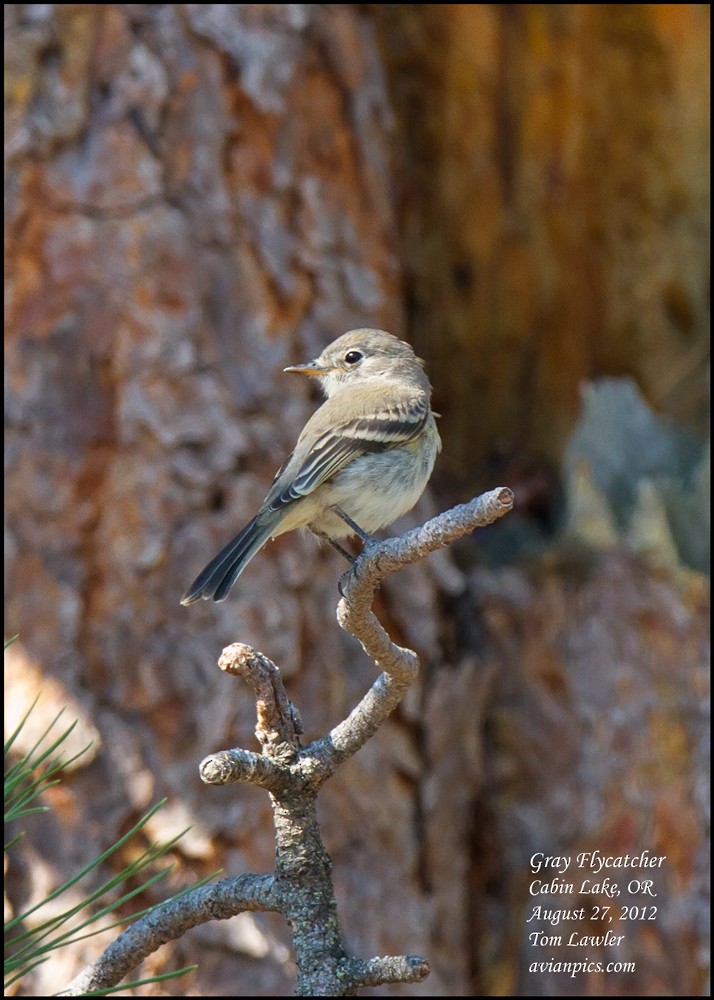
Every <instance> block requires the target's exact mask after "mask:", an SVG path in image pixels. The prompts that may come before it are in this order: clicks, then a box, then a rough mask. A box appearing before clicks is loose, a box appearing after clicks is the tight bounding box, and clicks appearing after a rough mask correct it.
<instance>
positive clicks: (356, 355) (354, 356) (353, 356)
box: [345, 351, 364, 365]
mask: <svg viewBox="0 0 714 1000" xmlns="http://www.w3.org/2000/svg"><path fill="white" fill-rule="evenodd" d="M363 357H364V354H362V352H361V351H348V352H347V354H345V364H348V365H356V364H357V362H358V361H361V360H362V358H363Z"/></svg>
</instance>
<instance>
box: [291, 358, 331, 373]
mask: <svg viewBox="0 0 714 1000" xmlns="http://www.w3.org/2000/svg"><path fill="white" fill-rule="evenodd" d="M283 371H284V372H294V373H295V374H296V375H326V374H327V372H328V369H327V368H321V367H320V365H318V363H317V362H316V361H308V363H307V364H305V365H289V366H288V367H287V368H283Z"/></svg>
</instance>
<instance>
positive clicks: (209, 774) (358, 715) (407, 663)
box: [65, 488, 513, 996]
mask: <svg viewBox="0 0 714 1000" xmlns="http://www.w3.org/2000/svg"><path fill="white" fill-rule="evenodd" d="M512 505H513V494H512V493H511V491H510V490H508V489H505V488H500V489H497V490H493V491H491V492H490V493H485V494H484V495H483V496H481V497H477V498H475V499H474V500H472V501H470V503H467V504H463V505H461V506H459V507H454V508H453V509H451V510H449V511H446V512H444V513H442V514H440V515H438V516H437V517H434V518H432V519H431V520H430V521H428V522H427V523H426V524H424V525H422V526H421V527H419V528H415V529H414V530H413V531H409V532H407V533H406V534H404V535H401V536H399V537H398V538H391V539H388V540H386V541H383V542H370V543H368V544H367V545H366V546H365V550H364V552H363V553H362V554H361V555H360V557H359V558H358V559H357V560H356V561H355V563H354V565H353V566H352V567H351V569H350V570H349V571H348V572H347V573H346V574H345V575H344V576H343V577H342V579H341V581H340V592H341V594H342V599H341V600H340V603H339V605H338V609H337V619H338V622H339V624H340V627H341V628H343V629H344V630H345V631H347V632H349V633H350V634H351V635H353V636H354V637H355V638H357V639H358V640H359V641H360V643H361V644H362V647H363V648H364V650H365V652H366V653H367V654H368V655H369V656H371V657H372V658H373V659H374V661H375V662H376V663H377V665H378V666H379V667H380V668H381V671H382V672H381V673H380V675H379V676H378V677H377V679H376V680H375V682H374V683H373V684H372V686H371V688H370V689H369V691H368V692H367V693H366V694H365V696H364V697H363V698H362V700H361V701H360V703H359V704H358V705H357V706H356V708H355V709H354V710H353V711H352V712H351V713H350V715H349V716H348V717H347V719H345V720H344V721H343V722H341V723H340V724H339V725H338V726H336V727H335V728H334V729H333V730H332V731H331V732H330V733H329V734H328V735H327V736H325V737H324V738H322V739H319V740H315V741H313V742H312V743H310V744H308V746H306V747H302V748H301V747H300V733H301V731H302V729H301V725H300V719H299V716H298V714H297V712H296V710H295V708H294V706H293V705H292V704H291V702H290V701H289V699H288V697H287V695H286V693H285V689H284V687H283V683H282V680H281V677H280V671H279V669H278V667H277V666H276V665H275V664H274V663H273V662H272V661H271V660H270V659H268V657H267V656H265V654H263V653H260V652H258V651H257V650H254V649H252V647H250V646H247V645H245V644H243V643H234V644H233V645H231V646H228V647H227V648H226V649H224V651H223V653H222V655H221V658H220V661H219V665H220V667H221V669H222V670H224V671H226V672H227V673H231V674H236V675H238V676H241V677H243V678H244V680H246V681H247V683H248V684H249V685H250V686H251V687H252V689H253V691H254V693H255V696H256V701H257V712H258V723H257V727H256V737H257V739H258V741H259V743H260V744H261V745H262V753H261V754H256V753H253V752H251V751H248V750H243V749H240V748H237V749H231V750H222V751H219V752H217V753H214V754H212V755H211V756H209V757H207V758H206V759H205V760H204V761H203V762H202V764H201V777H202V778H203V780H204V781H205V782H207V783H209V784H217V785H225V784H229V783H231V782H233V781H243V782H249V783H251V784H256V785H258V786H260V787H262V788H266V789H268V790H269V792H270V796H271V801H272V805H273V817H274V821H275V840H276V862H275V874H274V875H271V876H258V875H244V876H242V877H241V878H242V880H243V881H241V880H230V879H229V880H224V881H223V882H219V883H217V884H216V885H215V886H209V887H207V890H196V891H195V894H189V895H188V896H185V897H183V898H182V899H181V900H179V901H178V902H177V903H175V904H166V905H165V907H157V908H156V910H154V911H152V913H151V914H149V915H148V916H147V917H144V918H142V920H139V921H137V922H136V923H135V924H133V925H132V926H131V927H130V928H128V929H127V930H126V931H125V932H124V933H123V934H122V935H121V937H120V938H118V940H117V941H116V942H115V943H114V944H113V945H111V946H110V947H109V948H108V949H107V950H106V951H105V952H104V954H103V955H102V957H101V958H100V959H99V960H98V961H97V962H95V963H93V965H92V966H90V967H89V968H88V969H87V970H85V972H84V973H82V975H81V976H79V977H78V978H77V979H75V980H74V981H73V983H71V984H70V986H69V987H68V989H67V990H66V991H65V994H66V995H70V996H73V995H77V994H78V993H81V992H85V991H86V990H87V989H89V988H90V986H89V985H88V984H92V986H91V988H95V989H96V988H106V987H108V986H110V985H114V984H116V983H117V982H119V980H120V979H121V978H122V977H123V976H124V975H126V973H127V972H128V971H129V970H130V969H131V968H132V967H133V966H134V965H136V964H137V963H138V962H139V961H141V960H142V959H143V958H145V957H146V956H147V955H148V954H150V952H152V951H153V950H155V949H156V948H157V947H159V946H160V945H161V944H163V943H164V942H165V941H168V940H170V939H171V938H173V937H178V936H179V934H181V933H183V931H184V930H187V929H188V928H189V927H192V926H194V925H195V924H196V923H201V922H203V921H205V920H209V919H211V918H212V917H215V918H216V919H223V918H225V917H228V916H232V915H233V914H234V913H239V912H241V911H242V910H246V909H270V910H277V911H279V912H280V913H282V914H283V916H284V917H285V919H286V920H287V921H288V923H289V924H290V926H291V928H292V932H293V945H294V948H295V960H296V964H297V968H298V977H297V983H296V993H297V995H298V996H354V995H355V994H356V992H357V990H358V989H360V988H364V987H368V986H369V987H374V986H380V985H382V984H384V983H394V982H419V981H421V980H422V979H424V978H425V977H426V976H427V975H428V974H429V963H428V962H427V960H426V959H424V958H421V957H418V956H404V955H401V956H388V957H382V958H372V959H369V960H366V961H362V960H360V959H357V958H355V957H353V956H351V955H349V953H348V952H347V950H346V948H345V945H344V942H343V939H342V932H341V930H340V925H339V920H338V916H337V904H336V901H335V895H334V890H333V887H332V879H331V877H330V873H331V868H332V863H331V861H330V858H329V856H328V854H327V851H326V850H325V847H324V844H323V843H322V838H321V836H320V830H319V826H318V822H317V811H316V801H317V795H318V792H319V789H320V788H321V786H322V785H323V784H324V782H325V781H326V780H327V778H329V777H330V775H332V774H333V773H334V771H335V769H336V768H337V766H338V765H339V764H340V763H341V762H342V761H344V760H345V759H346V758H347V757H349V756H350V755H352V754H354V753H356V751H357V750H358V749H359V748H360V747H361V746H363V745H364V743H365V742H366V741H367V740H368V739H369V738H370V736H372V735H373V734H374V733H375V732H376V730H377V729H378V728H379V726H380V725H381V723H382V722H383V721H384V720H385V719H386V718H387V716H388V715H389V714H390V712H392V711H393V710H394V708H395V707H396V706H397V705H398V703H399V701H400V700H401V698H402V697H403V696H404V694H405V693H406V691H407V689H408V687H409V685H410V684H411V682H412V681H413V679H414V677H415V676H416V673H417V670H418V660H417V656H416V653H414V652H412V650H409V649H403V648H401V647H400V646H397V645H396V644H395V643H394V642H392V640H391V639H390V637H389V636H388V635H387V633H386V631H385V630H384V629H383V628H382V626H381V624H380V623H379V621H378V620H377V618H376V616H375V615H374V613H373V611H372V602H373V599H374V594H375V591H376V589H377V587H378V585H379V583H380V581H381V580H383V579H384V578H385V577H386V576H388V575H389V574H390V573H394V572H396V571H397V570H399V569H402V568H403V567H404V566H406V565H408V564H409V563H413V562H416V561H417V560H419V559H422V558H423V557H424V556H425V555H427V554H428V553H429V552H433V551H434V550H435V549H438V548H442V547H443V546H445V545H449V544H450V543H451V542H453V541H455V540H456V539H458V538H460V537H461V536H463V535H465V534H467V533H468V532H470V531H472V530H474V529H475V528H477V527H480V526H482V525H486V524H491V523H492V522H493V521H495V520H496V519H497V518H498V517H501V516H503V515H504V514H506V513H507V512H508V511H509V510H510V509H511V507H512ZM237 885H239V886H240V891H237V889H236V886H237ZM209 890H210V891H209ZM209 901H210V905H209ZM182 906H185V907H186V911H187V912H186V914H183V912H182Z"/></svg>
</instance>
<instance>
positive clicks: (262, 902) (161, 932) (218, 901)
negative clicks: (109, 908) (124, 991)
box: [58, 875, 279, 997]
mask: <svg viewBox="0 0 714 1000" xmlns="http://www.w3.org/2000/svg"><path fill="white" fill-rule="evenodd" d="M278 908H279V906H278V901H277V897H276V893H275V878H274V876H273V875H239V876H237V877H234V878H224V879H221V880H220V881H219V882H214V883H213V884H212V885H203V886H199V887H198V888H197V889H193V890H191V891H190V892H187V893H185V894H184V895H182V896H181V897H180V898H179V899H171V900H169V901H168V902H166V903H161V904H160V905H159V906H156V907H154V909H153V910H151V912H150V913H147V914H146V915H145V916H143V917H141V918H140V919H139V920H137V921H135V923H133V924H131V926H129V927H127V929H126V930H125V931H123V932H122V933H121V934H120V935H119V937H118V938H117V939H116V941H113V942H112V943H111V944H110V945H109V947H108V948H107V949H106V950H105V951H104V952H103V953H102V954H101V955H100V956H99V958H98V959H96V960H95V961H94V962H92V963H90V964H89V965H88V966H87V967H86V968H85V969H83V970H82V972H80V974H79V975H78V976H76V977H75V978H74V979H73V980H72V982H71V983H70V984H69V985H68V986H67V987H66V988H65V989H64V990H62V991H61V992H60V993H59V994H58V996H67V997H78V996H83V995H84V994H85V993H90V992H92V991H95V990H106V989H109V988H110V987H111V986H116V984H117V983H119V982H121V980H122V979H123V978H124V976H126V975H127V974H128V973H129V972H130V971H131V970H132V969H135V968H136V967H137V965H139V963H140V962H142V961H143V960H144V959H145V958H146V957H147V955H150V954H151V953H152V952H154V951H156V950H157V949H158V948H160V947H161V945H162V944H166V942H167V941H172V940H174V939H175V938H178V937H181V935H182V934H185V933H186V931H188V930H190V929H191V928H192V927H197V926H198V925H199V924H205V923H208V921H209V920H227V919H228V918H229V917H234V916H235V915H236V914H237V913H243V912H245V911H247V910H253V911H256V910H277V909H278Z"/></svg>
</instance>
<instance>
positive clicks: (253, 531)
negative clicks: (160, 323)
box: [181, 328, 441, 605]
mask: <svg viewBox="0 0 714 1000" xmlns="http://www.w3.org/2000/svg"><path fill="white" fill-rule="evenodd" d="M284 371H286V372H291V373H295V374H298V375H304V376H308V377H310V378H314V379H316V380H317V382H318V383H319V385H320V387H321V389H322V391H323V393H324V395H325V397H326V399H325V401H324V402H323V403H322V405H321V406H320V407H319V408H318V409H317V410H316V411H315V413H313V415H312V416H311V417H310V419H309V420H308V421H307V423H306V424H305V426H304V428H303V430H302V433H301V434H300V436H299V437H298V440H297V443H296V445H295V448H294V449H293V451H292V452H291V454H290V455H289V456H288V458H287V459H286V461H285V462H284V463H283V465H282V466H281V467H280V469H278V471H277V473H276V474H275V478H274V480H273V484H272V486H271V487H270V490H269V491H268V494H267V496H266V497H265V500H264V501H263V503H262V504H261V506H260V509H259V510H258V512H257V514H256V515H255V516H254V517H253V518H252V519H251V520H250V521H249V522H248V524H247V525H246V526H245V527H244V528H243V530H242V531H240V532H239V533H238V534H237V535H236V536H235V537H234V538H233V539H232V540H231V541H230V542H229V543H228V544H227V545H226V546H225V547H224V548H223V549H221V551H220V552H219V553H218V555H216V556H215V557H214V558H213V559H212V560H211V561H210V562H209V563H208V565H207V566H206V567H205V568H204V569H203V570H202V571H201V572H200V573H199V574H198V576H197V577H196V579H195V580H194V581H193V583H192V584H191V586H190V587H189V588H188V590H187V591H186V592H185V594H184V595H183V597H182V599H181V604H183V605H189V604H193V603H194V601H198V600H199V599H201V598H202V599H203V600H213V601H217V602H218V601H223V600H225V598H226V597H227V596H228V593H229V591H230V590H231V588H232V587H233V585H234V583H235V582H236V580H237V579H238V577H239V576H240V574H241V573H242V572H243V570H244V569H245V567H246V566H247V565H248V563H249V562H250V560H251V559H252V558H253V556H254V555H255V554H256V553H257V552H258V551H259V550H260V549H261V548H262V547H263V546H264V545H265V543H266V542H267V541H268V540H269V539H271V538H277V537H278V535H282V534H284V533H285V532H287V531H293V530H295V529H296V528H309V529H310V530H311V531H312V532H313V533H314V534H315V535H317V536H318V538H320V539H322V540H325V541H327V542H329V543H330V544H331V545H332V546H333V547H334V548H336V549H337V550H338V551H339V552H340V553H341V554H342V555H343V556H345V557H346V558H347V559H349V560H350V561H352V556H351V554H350V553H349V552H347V551H346V550H345V549H344V548H343V547H342V546H341V545H340V540H341V539H345V538H349V537H351V536H353V535H357V536H359V537H360V538H361V539H362V540H363V542H367V541H369V540H371V535H372V534H373V532H375V531H379V530H381V529H382V528H386V527H388V525H390V524H392V522H394V521H396V520H397V518H399V517H401V516H402V515H403V514H405V513H406V512H407V511H409V510H411V509H412V507H413V506H414V505H415V504H416V502H417V500H418V499H419V497H420V496H421V494H422V493H423V491H424V489H425V487H426V484H427V482H428V480H429V478H430V476H431V473H432V470H433V468H434V463H435V461H436V456H437V454H438V452H439V451H440V450H441V439H440V437H439V432H438V430H437V427H436V422H435V419H434V416H435V414H434V413H433V411H432V409H431V392H432V389H431V384H430V382H429V379H428V377H427V374H426V372H425V370H424V362H423V361H422V360H421V359H420V358H418V357H417V356H416V354H415V353H414V350H413V349H412V347H411V346H410V345H409V344H408V343H406V341H403V340H399V339H398V338H397V337H395V336H393V335H392V334H391V333H387V332H386V331H385V330H373V329H367V328H364V329H357V330H350V331H349V332H347V333H345V334H343V335H342V336H341V337H338V338H337V340H335V341H333V342H332V343H331V344H329V345H328V346H327V347H326V348H325V349H324V350H323V351H322V353H321V354H320V355H319V356H318V357H317V358H316V359H315V360H314V361H310V362H308V363H306V364H297V365H290V366H289V367H287V368H285V369H284Z"/></svg>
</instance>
